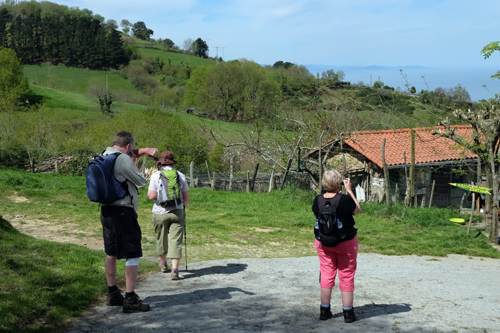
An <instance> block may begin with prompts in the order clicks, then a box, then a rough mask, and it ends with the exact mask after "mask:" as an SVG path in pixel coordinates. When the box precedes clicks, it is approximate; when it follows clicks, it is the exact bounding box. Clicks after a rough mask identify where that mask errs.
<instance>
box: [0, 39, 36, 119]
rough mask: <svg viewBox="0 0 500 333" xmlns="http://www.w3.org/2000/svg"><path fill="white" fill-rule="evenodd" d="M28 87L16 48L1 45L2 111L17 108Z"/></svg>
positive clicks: (0, 91) (0, 86)
mask: <svg viewBox="0 0 500 333" xmlns="http://www.w3.org/2000/svg"><path fill="white" fill-rule="evenodd" d="M28 88H29V86H28V81H27V80H26V78H25V77H24V75H23V64H22V62H21V59H19V57H18V56H17V54H16V52H15V51H14V50H12V49H7V48H2V47H0V111H5V110H6V109H7V108H15V107H16V105H17V104H18V102H19V101H20V100H21V98H22V97H23V96H24V95H25V94H26V93H27V92H28Z"/></svg>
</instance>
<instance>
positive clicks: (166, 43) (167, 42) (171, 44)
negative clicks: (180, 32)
mask: <svg viewBox="0 0 500 333" xmlns="http://www.w3.org/2000/svg"><path fill="white" fill-rule="evenodd" d="M158 43H160V44H162V45H164V46H165V49H167V50H168V49H171V48H173V47H174V46H175V44H174V42H173V41H172V40H171V39H169V38H165V39H161V38H159V39H158Z"/></svg>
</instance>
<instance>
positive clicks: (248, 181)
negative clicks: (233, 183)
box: [247, 171, 250, 193]
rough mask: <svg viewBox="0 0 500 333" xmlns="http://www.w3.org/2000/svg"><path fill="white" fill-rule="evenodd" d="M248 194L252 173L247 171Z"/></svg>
mask: <svg viewBox="0 0 500 333" xmlns="http://www.w3.org/2000/svg"><path fill="white" fill-rule="evenodd" d="M247 193H250V171H247Z"/></svg>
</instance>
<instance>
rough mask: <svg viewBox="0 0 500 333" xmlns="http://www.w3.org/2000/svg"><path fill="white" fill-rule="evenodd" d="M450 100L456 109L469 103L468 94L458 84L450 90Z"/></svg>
mask: <svg viewBox="0 0 500 333" xmlns="http://www.w3.org/2000/svg"><path fill="white" fill-rule="evenodd" d="M451 98H452V100H453V102H455V105H456V106H457V107H458V108H465V107H467V105H468V103H470V101H471V99H470V95H469V92H468V91H467V90H466V89H465V88H464V87H462V86H461V85H460V84H459V85H457V86H456V87H455V88H453V90H451Z"/></svg>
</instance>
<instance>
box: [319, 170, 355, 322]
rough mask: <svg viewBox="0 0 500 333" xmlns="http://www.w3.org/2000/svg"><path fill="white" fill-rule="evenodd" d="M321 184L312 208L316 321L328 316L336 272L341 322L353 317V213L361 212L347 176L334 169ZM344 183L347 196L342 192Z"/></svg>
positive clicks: (330, 313) (325, 174) (324, 177)
mask: <svg viewBox="0 0 500 333" xmlns="http://www.w3.org/2000/svg"><path fill="white" fill-rule="evenodd" d="M321 184H322V185H323V187H324V188H325V190H326V193H324V194H320V195H318V196H317V197H316V198H315V199H314V202H313V205H312V211H313V213H314V215H315V216H316V225H315V229H314V233H315V236H316V240H315V245H316V249H317V251H318V257H319V263H320V274H321V275H320V286H321V307H320V317H319V319H320V320H326V319H329V318H331V317H332V312H331V307H330V300H331V296H332V288H333V287H334V286H335V276H336V275H337V271H338V274H339V289H340V291H341V294H342V305H343V308H344V311H343V312H344V322H346V323H352V322H353V321H355V320H356V315H355V314H354V308H353V292H354V274H355V273H356V265H357V254H358V237H357V231H356V230H357V229H356V228H354V223H355V221H354V218H353V216H354V215H357V214H359V213H360V212H361V207H360V206H359V202H358V200H357V199H356V197H355V196H354V193H353V192H352V188H351V181H350V179H349V178H347V179H345V180H343V179H342V176H341V174H340V172H338V171H337V170H334V169H330V170H327V171H326V172H325V173H324V174H323V178H322V180H321ZM341 185H344V187H345V190H346V192H347V195H344V194H342V192H341Z"/></svg>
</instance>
